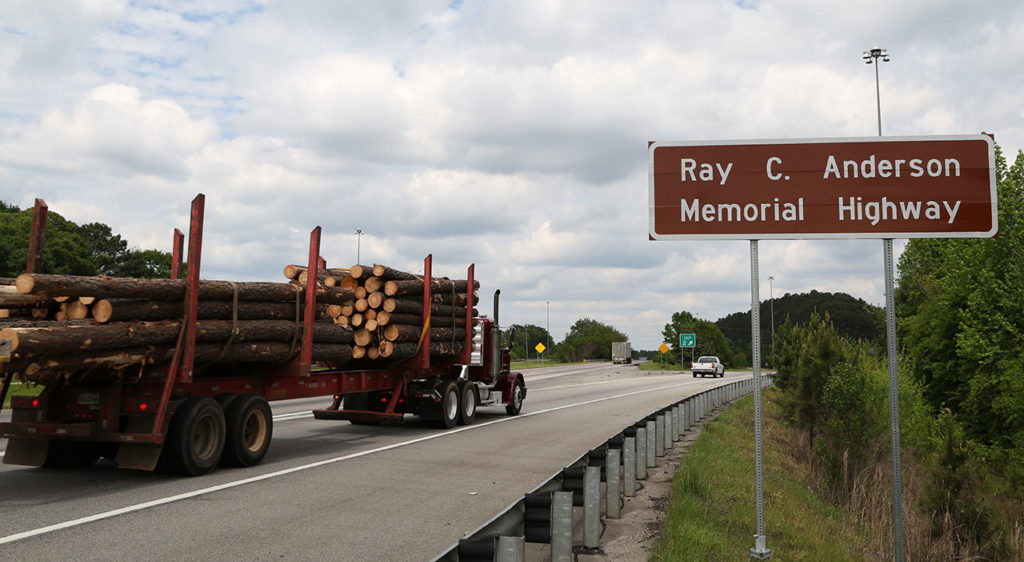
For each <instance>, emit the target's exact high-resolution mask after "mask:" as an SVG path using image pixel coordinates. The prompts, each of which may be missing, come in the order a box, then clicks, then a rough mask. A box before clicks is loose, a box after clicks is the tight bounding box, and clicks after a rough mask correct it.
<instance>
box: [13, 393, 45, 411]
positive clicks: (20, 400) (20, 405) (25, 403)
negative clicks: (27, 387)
mask: <svg viewBox="0 0 1024 562" xmlns="http://www.w3.org/2000/svg"><path fill="white" fill-rule="evenodd" d="M11 408H12V409H15V410H36V409H38V408H39V398H38V397H36V396H12V397H11Z"/></svg>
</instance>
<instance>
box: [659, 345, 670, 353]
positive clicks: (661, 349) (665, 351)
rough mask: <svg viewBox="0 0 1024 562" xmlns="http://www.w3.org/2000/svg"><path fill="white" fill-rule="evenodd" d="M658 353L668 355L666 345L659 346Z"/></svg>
mask: <svg viewBox="0 0 1024 562" xmlns="http://www.w3.org/2000/svg"><path fill="white" fill-rule="evenodd" d="M658 351H660V352H662V353H668V344H664V343H663V344H661V347H659V348H658Z"/></svg>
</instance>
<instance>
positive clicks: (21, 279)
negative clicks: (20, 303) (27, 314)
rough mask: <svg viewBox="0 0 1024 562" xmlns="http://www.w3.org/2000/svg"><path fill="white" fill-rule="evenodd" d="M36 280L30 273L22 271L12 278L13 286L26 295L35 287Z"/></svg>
mask: <svg viewBox="0 0 1024 562" xmlns="http://www.w3.org/2000/svg"><path fill="white" fill-rule="evenodd" d="M35 285H36V280H35V279H34V278H33V277H32V275H31V274H30V273H22V274H21V275H19V276H18V277H17V278H16V279H15V280H14V287H15V288H17V289H18V292H19V293H21V294H23V295H27V294H29V293H31V292H32V289H33V288H35Z"/></svg>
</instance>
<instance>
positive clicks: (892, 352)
mask: <svg viewBox="0 0 1024 562" xmlns="http://www.w3.org/2000/svg"><path fill="white" fill-rule="evenodd" d="M862 58H863V59H864V62H865V63H867V64H874V65H875V102H876V104H877V108H878V136H882V95H881V89H880V86H879V81H878V65H880V64H881V63H883V62H889V52H888V51H886V50H885V49H882V48H880V47H874V48H873V49H871V50H870V51H864V55H863V57H862ZM882 251H883V254H884V260H885V331H886V340H887V344H888V345H887V346H886V351H887V353H888V355H889V357H888V359H889V422H890V427H889V431H890V433H891V434H892V514H893V517H892V526H893V551H894V552H893V554H894V558H895V560H896V562H903V560H904V553H903V474H902V472H901V469H900V401H899V379H898V377H897V365H896V299H895V298H894V296H893V291H894V290H895V283H894V282H893V266H892V257H893V256H892V238H885V239H883V240H882Z"/></svg>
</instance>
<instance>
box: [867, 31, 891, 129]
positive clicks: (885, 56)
mask: <svg viewBox="0 0 1024 562" xmlns="http://www.w3.org/2000/svg"><path fill="white" fill-rule="evenodd" d="M862 58H863V59H864V62H865V63H866V64H872V63H874V65H875V104H876V106H877V107H878V136H882V93H881V90H880V89H879V86H878V64H879V59H881V62H889V51H886V50H885V49H882V48H880V47H874V48H872V49H871V50H870V51H864V56H863V57H862Z"/></svg>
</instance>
